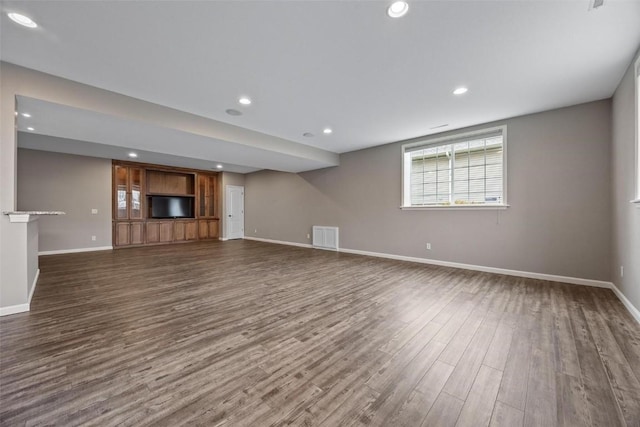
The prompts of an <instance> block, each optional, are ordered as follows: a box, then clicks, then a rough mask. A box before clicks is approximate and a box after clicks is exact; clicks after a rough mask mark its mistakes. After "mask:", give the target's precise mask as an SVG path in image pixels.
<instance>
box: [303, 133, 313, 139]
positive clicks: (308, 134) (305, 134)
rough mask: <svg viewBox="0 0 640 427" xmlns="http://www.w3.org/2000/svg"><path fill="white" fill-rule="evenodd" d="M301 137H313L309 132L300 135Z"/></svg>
mask: <svg viewBox="0 0 640 427" xmlns="http://www.w3.org/2000/svg"><path fill="white" fill-rule="evenodd" d="M302 136H304V137H305V138H313V137H314V135H313V134H312V133H311V132H305V133H303V134H302Z"/></svg>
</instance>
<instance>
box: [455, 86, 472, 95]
mask: <svg viewBox="0 0 640 427" xmlns="http://www.w3.org/2000/svg"><path fill="white" fill-rule="evenodd" d="M468 90H469V89H467V88H466V87H464V86H462V87H459V88H456V90H454V91H453V94H454V95H462V94H463V93H467V91H468Z"/></svg>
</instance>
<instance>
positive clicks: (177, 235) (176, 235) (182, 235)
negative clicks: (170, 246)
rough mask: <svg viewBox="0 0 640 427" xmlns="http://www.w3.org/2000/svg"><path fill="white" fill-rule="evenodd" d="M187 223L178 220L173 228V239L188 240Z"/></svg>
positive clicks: (178, 240)
mask: <svg viewBox="0 0 640 427" xmlns="http://www.w3.org/2000/svg"><path fill="white" fill-rule="evenodd" d="M186 237H187V236H186V223H185V222H184V221H176V226H175V227H174V229H173V239H174V240H175V241H176V242H181V241H183V240H186Z"/></svg>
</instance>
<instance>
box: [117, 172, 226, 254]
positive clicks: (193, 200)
mask: <svg viewBox="0 0 640 427" xmlns="http://www.w3.org/2000/svg"><path fill="white" fill-rule="evenodd" d="M218 194H219V188H218V173H216V172H208V171H198V170H191V169H181V168H171V167H165V166H158V165H148V164H143V163H131V162H121V161H115V160H114V161H113V242H114V246H115V247H126V246H141V245H152V244H163V243H164V244H166V243H174V242H189V241H195V240H203V239H217V238H218V237H219V236H220V229H219V227H220V225H219V218H218ZM156 196H161V197H156ZM164 196H179V197H180V198H181V199H185V200H187V201H189V202H188V204H191V207H192V208H193V217H190V218H155V217H154V214H153V209H152V205H153V200H157V199H158V198H160V199H162V198H163V197H164Z"/></svg>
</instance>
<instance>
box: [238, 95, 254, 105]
mask: <svg viewBox="0 0 640 427" xmlns="http://www.w3.org/2000/svg"><path fill="white" fill-rule="evenodd" d="M238 102H239V103H240V104H242V105H251V98H249V97H246V96H243V97H242V98H240V99H238Z"/></svg>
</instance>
